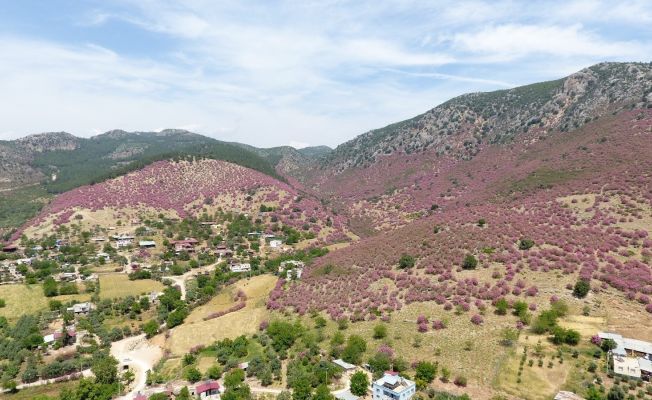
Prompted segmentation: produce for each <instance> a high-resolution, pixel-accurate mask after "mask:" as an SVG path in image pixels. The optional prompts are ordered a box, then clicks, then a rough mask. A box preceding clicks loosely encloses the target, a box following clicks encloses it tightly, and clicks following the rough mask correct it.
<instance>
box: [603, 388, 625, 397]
mask: <svg viewBox="0 0 652 400" xmlns="http://www.w3.org/2000/svg"><path fill="white" fill-rule="evenodd" d="M607 400H625V392H623V389H621V388H620V386H618V385H613V386H612V387H611V389H609V393H607Z"/></svg>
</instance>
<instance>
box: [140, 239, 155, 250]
mask: <svg viewBox="0 0 652 400" xmlns="http://www.w3.org/2000/svg"><path fill="white" fill-rule="evenodd" d="M138 247H140V248H141V249H153V248H154V247H156V242H155V241H153V240H141V241H140V242H138Z"/></svg>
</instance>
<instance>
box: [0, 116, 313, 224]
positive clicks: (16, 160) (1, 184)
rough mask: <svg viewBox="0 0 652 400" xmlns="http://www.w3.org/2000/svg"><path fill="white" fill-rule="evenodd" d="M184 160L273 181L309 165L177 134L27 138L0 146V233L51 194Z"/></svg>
mask: <svg viewBox="0 0 652 400" xmlns="http://www.w3.org/2000/svg"><path fill="white" fill-rule="evenodd" d="M286 154H287V155H294V157H290V156H286ZM188 157H197V158H209V159H216V160H224V161H228V162H232V163H235V164H238V165H242V166H245V167H248V168H252V169H254V170H257V171H260V172H262V173H264V174H267V175H270V176H273V177H277V178H280V177H281V174H283V172H285V171H286V170H288V169H293V168H298V167H303V166H305V165H306V163H307V162H308V158H307V157H305V156H303V155H302V154H301V153H299V152H297V151H296V150H295V149H293V148H291V147H282V148H276V149H257V148H255V147H252V146H245V145H240V144H238V143H227V142H222V141H218V140H215V139H212V138H209V137H205V136H202V135H198V134H195V133H192V132H188V131H184V130H178V129H166V130H163V131H160V132H126V131H122V130H113V131H109V132H106V133H103V134H101V135H97V136H94V137H91V138H89V139H86V138H78V137H75V136H73V135H71V134H69V133H66V132H55V133H43V134H37V135H31V136H27V137H25V138H22V139H18V140H14V141H4V142H0V190H2V191H3V192H2V194H1V197H0V229H2V231H3V232H4V233H6V232H8V231H9V230H11V229H12V228H15V227H17V226H20V225H21V224H22V223H24V222H25V221H26V220H27V219H29V218H31V217H32V216H34V215H35V214H36V213H37V212H38V211H39V210H40V208H41V207H42V205H43V204H44V203H47V202H48V201H49V200H50V199H51V198H52V195H53V194H57V193H63V192H65V191H68V190H71V189H74V188H77V187H79V186H82V185H88V184H93V183H96V182H101V181H104V180H107V179H110V178H113V177H117V176H120V175H123V174H125V173H127V172H130V171H133V170H136V169H139V168H142V167H144V166H146V165H148V164H151V163H153V162H155V161H159V160H167V159H184V158H188ZM292 160H295V161H292ZM277 171H278V172H277Z"/></svg>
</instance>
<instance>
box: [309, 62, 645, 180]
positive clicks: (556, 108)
mask: <svg viewBox="0 0 652 400" xmlns="http://www.w3.org/2000/svg"><path fill="white" fill-rule="evenodd" d="M651 93H652V64H651V63H603V64H598V65H594V66H592V67H589V68H586V69H584V70H582V71H579V72H577V73H575V74H572V75H570V76H568V77H566V78H564V79H560V80H556V81H551V82H542V83H536V84H532V85H527V86H521V87H517V88H514V89H509V90H499V91H495V92H489V93H470V94H465V95H462V96H459V97H456V98H454V99H451V100H449V101H447V102H446V103H443V104H441V105H439V106H437V107H435V108H433V109H432V110H430V111H428V112H426V113H424V114H422V115H419V116H417V117H414V118H412V119H409V120H407V121H403V122H399V123H395V124H392V125H389V126H387V127H385V128H382V129H377V130H373V131H370V132H367V133H365V134H362V135H360V136H358V137H356V138H355V139H353V140H351V141H349V142H346V143H344V144H342V145H340V146H338V147H337V148H336V149H335V150H333V151H332V152H331V153H330V154H328V155H327V156H326V158H325V162H324V164H323V166H322V167H323V168H326V169H328V170H332V171H334V172H343V171H345V170H347V169H348V168H351V167H364V166H368V165H372V164H374V163H375V162H377V161H378V160H379V159H382V158H383V157H384V156H387V155H390V154H395V153H403V154H412V153H416V152H423V151H427V150H430V151H432V152H433V153H436V154H442V155H443V154H447V155H452V156H455V157H457V158H466V159H468V158H471V157H473V156H475V155H476V154H477V153H478V151H479V150H480V148H481V146H482V145H483V144H487V143H509V142H511V141H512V140H513V139H514V138H515V137H518V136H519V135H520V134H523V133H527V132H531V131H537V132H541V133H545V132H549V131H552V130H561V131H570V130H573V129H576V128H578V127H580V126H582V125H584V124H586V123H587V122H589V121H592V120H594V119H595V118H597V117H599V116H601V115H605V114H608V113H609V112H610V111H612V109H613V108H615V107H619V106H623V105H629V104H636V103H638V104H639V105H641V103H645V104H650V103H651V102H652V95H651Z"/></svg>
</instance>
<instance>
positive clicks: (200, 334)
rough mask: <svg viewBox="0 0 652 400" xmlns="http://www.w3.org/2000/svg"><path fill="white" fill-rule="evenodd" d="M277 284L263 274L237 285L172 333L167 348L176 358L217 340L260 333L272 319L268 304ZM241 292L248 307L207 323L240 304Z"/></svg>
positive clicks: (199, 308) (193, 313)
mask: <svg viewBox="0 0 652 400" xmlns="http://www.w3.org/2000/svg"><path fill="white" fill-rule="evenodd" d="M275 283H276V277H274V276H271V275H260V276H256V277H253V278H251V279H248V280H242V281H239V282H237V283H236V284H235V285H233V287H231V288H228V289H226V290H225V291H224V292H223V293H221V294H220V295H218V296H216V297H215V298H214V299H212V300H211V301H210V302H208V303H207V304H205V305H203V306H201V307H197V308H196V309H194V310H193V311H192V313H191V314H190V315H189V316H188V318H187V320H186V322H185V323H184V324H182V325H181V326H178V327H176V328H174V329H173V330H172V331H171V334H170V337H169V339H168V341H167V343H166V348H167V349H169V350H170V351H171V352H172V354H174V355H182V354H185V353H187V352H188V351H189V350H190V349H191V348H192V347H195V346H197V345H209V344H212V343H213V342H215V341H216V340H221V339H224V338H227V337H229V338H235V337H238V336H240V335H248V334H252V333H254V332H256V331H257V330H258V327H259V325H260V323H261V322H262V321H263V320H265V319H266V318H267V317H268V311H267V309H266V307H265V301H266V299H267V296H268V295H269V292H271V290H272V289H273V288H274V285H275ZM238 290H242V291H243V292H244V293H245V294H246V296H247V305H246V306H245V308H243V309H241V310H239V311H236V312H232V313H229V314H226V315H223V316H221V317H218V318H214V319H209V320H206V321H204V320H203V318H204V317H205V316H207V315H208V314H210V313H212V312H217V311H221V310H224V309H227V308H229V307H230V306H232V305H234V304H237V301H233V294H234V293H236V292H237V291H238Z"/></svg>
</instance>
